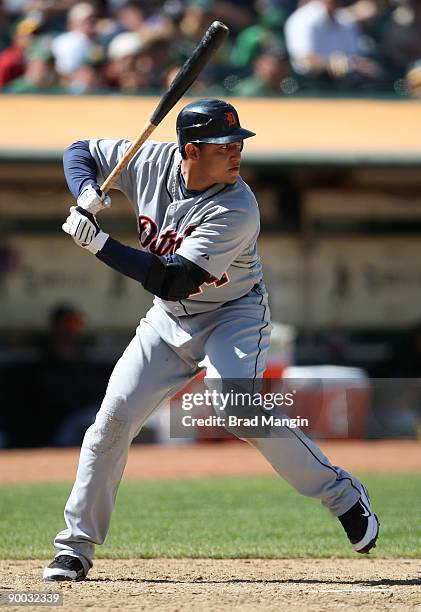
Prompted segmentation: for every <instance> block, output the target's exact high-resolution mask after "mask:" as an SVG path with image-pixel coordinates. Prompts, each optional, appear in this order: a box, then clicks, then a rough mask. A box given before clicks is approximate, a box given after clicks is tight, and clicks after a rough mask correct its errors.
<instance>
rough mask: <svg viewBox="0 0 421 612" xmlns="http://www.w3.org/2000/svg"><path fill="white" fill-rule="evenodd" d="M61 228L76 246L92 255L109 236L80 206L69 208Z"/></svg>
mask: <svg viewBox="0 0 421 612" xmlns="http://www.w3.org/2000/svg"><path fill="white" fill-rule="evenodd" d="M62 228H63V231H64V232H66V234H69V236H72V238H73V240H74V241H75V242H76V244H77V245H78V246H80V247H82V248H84V249H87V250H88V251H90V252H91V253H93V254H94V255H96V253H98V251H100V250H101V249H102V247H103V246H104V244H105V243H106V242H107V239H108V236H109V235H108V234H106V233H105V232H103V231H102V229H101V228H100V227H99V225H98V223H97V220H96V219H95V217H94V216H93V215H92V214H91V213H89V212H88V211H86V210H84V209H83V208H81V207H80V206H77V207H76V206H72V207H71V208H70V215H69V216H68V217H67V219H66V221H65V222H64V223H63V225H62Z"/></svg>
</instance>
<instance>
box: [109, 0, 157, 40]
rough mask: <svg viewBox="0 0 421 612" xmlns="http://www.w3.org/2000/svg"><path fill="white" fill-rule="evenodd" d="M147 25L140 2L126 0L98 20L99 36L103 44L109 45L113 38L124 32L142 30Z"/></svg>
mask: <svg viewBox="0 0 421 612" xmlns="http://www.w3.org/2000/svg"><path fill="white" fill-rule="evenodd" d="M144 25H145V13H144V9H143V8H142V6H141V5H140V4H139V2H125V3H123V4H122V5H119V6H116V7H115V8H112V9H111V11H110V14H109V15H108V16H106V17H104V18H102V19H100V20H99V22H98V27H97V31H98V36H99V40H100V42H101V44H103V45H104V46H108V45H109V43H110V42H111V40H112V39H113V38H114V37H115V36H118V34H121V33H122V32H139V33H140V32H141V29H142V28H143V26H144Z"/></svg>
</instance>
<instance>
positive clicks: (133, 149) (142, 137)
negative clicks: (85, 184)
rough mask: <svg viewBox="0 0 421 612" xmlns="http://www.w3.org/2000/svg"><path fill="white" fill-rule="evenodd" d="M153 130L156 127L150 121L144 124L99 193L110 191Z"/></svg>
mask: <svg viewBox="0 0 421 612" xmlns="http://www.w3.org/2000/svg"><path fill="white" fill-rule="evenodd" d="M155 128H156V125H154V124H153V123H151V122H150V121H147V122H146V123H145V125H144V127H143V129H142V131H141V132H140V134H139V135H138V137H137V138H136V140H134V141H133V142H132V144H131V145H130V147H129V148H128V149H127V151H126V152H125V154H124V155H123V157H122V158H121V159H120V161H119V162H118V164H117V165H116V167H115V168H114V169H113V171H112V172H111V173H110V174H109V175H108V176H107V178H106V179H105V181H104V182H103V183H102V185H101V191H102V192H103V193H107V192H108V191H110V189H112V187H113V185H114V183H115V182H116V180H117V179H118V177H119V176H120V174H121V173H122V172H123V170H124V168H125V167H126V166H127V164H128V163H129V161H130V160H131V159H132V157H133V156H134V155H135V154H136V153H137V151H138V150H139V149H140V147H141V146H142V145H143V144H144V142H145V141H146V140H148V138H149V136H150V135H151V134H152V132H153V131H154V130H155Z"/></svg>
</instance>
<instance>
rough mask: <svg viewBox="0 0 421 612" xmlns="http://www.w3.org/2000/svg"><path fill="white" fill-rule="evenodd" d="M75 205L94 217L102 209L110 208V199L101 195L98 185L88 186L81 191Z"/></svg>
mask: <svg viewBox="0 0 421 612" xmlns="http://www.w3.org/2000/svg"><path fill="white" fill-rule="evenodd" d="M77 205H78V206H80V207H81V208H84V209H85V210H87V211H88V212H90V213H91V214H92V215H96V214H97V213H99V212H100V211H101V210H104V208H110V206H111V198H110V196H109V195H107V194H106V193H103V192H102V191H101V189H100V188H99V186H98V185H96V184H90V185H87V186H86V187H84V188H83V189H82V191H81V192H80V194H79V197H78V199H77Z"/></svg>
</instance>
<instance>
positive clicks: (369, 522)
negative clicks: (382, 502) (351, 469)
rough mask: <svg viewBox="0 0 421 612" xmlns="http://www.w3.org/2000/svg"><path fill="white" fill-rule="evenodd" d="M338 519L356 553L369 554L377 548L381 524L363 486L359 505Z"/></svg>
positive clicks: (355, 505)
mask: <svg viewBox="0 0 421 612" xmlns="http://www.w3.org/2000/svg"><path fill="white" fill-rule="evenodd" d="M338 518H339V520H340V522H341V523H342V527H343V528H344V529H345V531H346V535H347V536H348V538H349V540H350V542H351V544H352V548H353V549H354V550H355V552H358V553H368V552H369V551H370V550H371V549H372V548H375V546H376V540H377V537H378V535H379V527H380V523H379V521H378V519H377V516H376V515H375V514H374V512H373V510H372V508H371V504H370V498H369V496H368V493H367V490H366V488H365V487H364V486H363V485H361V497H360V499H359V500H358V501H357V503H356V504H354V505H353V506H352V508H350V509H349V510H348V511H347V512H345V514H342V516H339V517H338Z"/></svg>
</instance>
